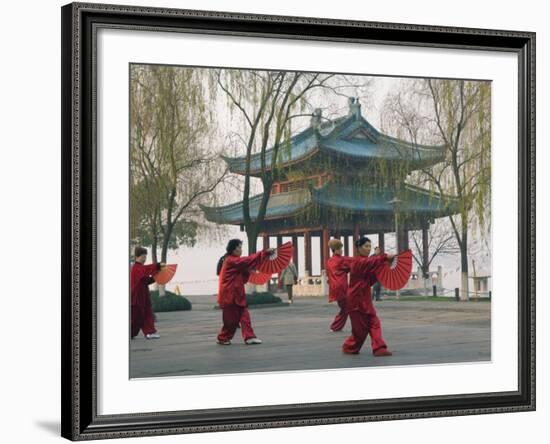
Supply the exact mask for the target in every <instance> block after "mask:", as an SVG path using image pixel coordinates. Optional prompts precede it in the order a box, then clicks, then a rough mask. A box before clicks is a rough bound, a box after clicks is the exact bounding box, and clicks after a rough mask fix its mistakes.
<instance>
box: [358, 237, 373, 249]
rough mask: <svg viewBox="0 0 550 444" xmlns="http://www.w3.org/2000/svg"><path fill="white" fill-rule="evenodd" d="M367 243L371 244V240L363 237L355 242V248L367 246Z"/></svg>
mask: <svg viewBox="0 0 550 444" xmlns="http://www.w3.org/2000/svg"><path fill="white" fill-rule="evenodd" d="M367 242H370V239H369V238H368V237H366V236H361V237H360V238H359V239H357V240H356V241H355V246H356V247H357V248H359V247H360V246H362V245H364V244H366V243H367Z"/></svg>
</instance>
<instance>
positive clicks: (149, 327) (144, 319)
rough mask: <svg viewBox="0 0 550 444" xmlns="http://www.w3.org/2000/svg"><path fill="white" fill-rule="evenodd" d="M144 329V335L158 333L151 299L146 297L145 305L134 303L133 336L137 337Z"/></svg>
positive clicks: (132, 313)
mask: <svg viewBox="0 0 550 444" xmlns="http://www.w3.org/2000/svg"><path fill="white" fill-rule="evenodd" d="M140 330H142V331H143V334H144V335H148V334H150V333H156V331H157V330H156V328H155V318H154V316H153V309H152V308H151V299H149V298H148V299H146V303H145V305H132V312H131V332H130V334H131V336H132V338H134V337H136V336H137V335H138V333H139V331H140Z"/></svg>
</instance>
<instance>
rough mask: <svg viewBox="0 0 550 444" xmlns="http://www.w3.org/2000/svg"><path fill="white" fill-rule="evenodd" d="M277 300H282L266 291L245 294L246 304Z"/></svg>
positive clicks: (274, 302) (274, 301)
mask: <svg viewBox="0 0 550 444" xmlns="http://www.w3.org/2000/svg"><path fill="white" fill-rule="evenodd" d="M278 302H282V301H281V298H280V297H278V296H275V295H274V294H273V293H270V292H268V291H265V292H262V293H252V294H247V295H246V303H247V304H248V305H260V304H276V303H278Z"/></svg>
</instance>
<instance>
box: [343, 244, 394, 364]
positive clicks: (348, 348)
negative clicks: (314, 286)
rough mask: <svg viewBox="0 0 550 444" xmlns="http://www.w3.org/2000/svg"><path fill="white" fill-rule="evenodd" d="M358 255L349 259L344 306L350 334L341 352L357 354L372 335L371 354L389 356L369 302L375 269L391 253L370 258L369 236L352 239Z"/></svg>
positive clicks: (378, 322) (374, 311)
mask: <svg viewBox="0 0 550 444" xmlns="http://www.w3.org/2000/svg"><path fill="white" fill-rule="evenodd" d="M355 246H356V248H357V252H358V253H359V256H356V257H353V258H351V267H350V282H349V288H348V294H347V301H346V302H347V309H348V312H349V317H350V320H351V336H350V337H349V338H347V339H346V340H345V341H344V344H343V345H342V350H343V352H344V353H352V354H357V353H359V350H361V347H362V346H363V343H364V342H365V340H366V339H367V335H370V337H371V345H372V352H373V354H374V356H391V354H392V353H391V352H390V351H388V347H387V345H386V343H385V342H384V338H383V337H382V326H381V325H380V319H378V316H377V315H376V310H375V308H374V306H373V304H372V297H371V286H372V285H373V284H374V282H376V277H375V275H374V272H375V270H376V268H377V267H379V266H380V265H382V264H383V263H384V261H387V260H389V261H391V260H392V259H393V257H394V255H389V254H381V255H379V256H371V257H369V254H370V250H371V242H370V239H369V238H368V237H361V238H360V239H358V240H356V241H355Z"/></svg>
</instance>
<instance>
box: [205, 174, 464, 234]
mask: <svg viewBox="0 0 550 444" xmlns="http://www.w3.org/2000/svg"><path fill="white" fill-rule="evenodd" d="M394 197H398V198H399V199H400V200H401V202H400V203H399V210H400V211H401V212H403V213H406V214H415V215H422V216H425V217H427V218H437V217H443V216H445V215H448V214H454V213H457V212H458V204H457V202H456V200H454V199H449V198H442V196H440V195H437V194H432V193H430V192H428V191H426V190H423V189H421V188H417V187H413V186H410V185H405V186H404V188H402V189H401V190H400V191H399V192H397V193H396V191H395V190H391V189H379V188H373V187H362V188H361V187H352V186H344V185H337V184H331V183H328V184H326V185H325V186H323V187H320V188H313V189H300V190H295V191H291V192H288V193H277V194H273V195H272V196H271V197H270V198H269V201H268V204H267V209H266V214H265V220H269V219H282V218H288V217H291V216H295V215H298V214H299V213H302V212H305V211H307V210H308V209H309V208H311V207H312V206H313V205H318V206H320V207H324V208H328V209H331V210H333V211H334V210H342V211H343V212H350V213H359V214H361V213H363V214H386V215H391V214H393V212H394V208H393V205H392V203H390V201H391V200H392V199H393V198H394ZM261 199H262V194H258V195H256V196H253V197H251V198H250V200H249V205H250V215H251V217H252V219H255V218H256V217H257V215H258V210H259V206H260V202H261ZM201 208H202V209H203V211H204V213H205V216H206V218H207V219H208V220H209V221H211V222H216V223H219V224H235V225H239V224H241V223H243V222H244V216H243V214H244V213H243V204H242V201H241V202H237V203H234V204H230V205H226V206H221V207H205V206H201Z"/></svg>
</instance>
